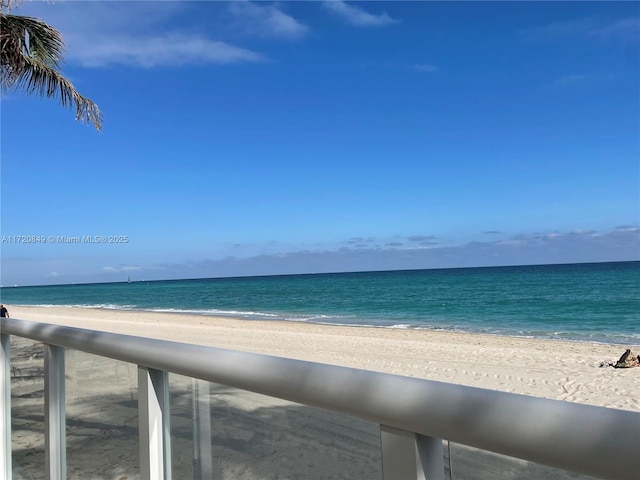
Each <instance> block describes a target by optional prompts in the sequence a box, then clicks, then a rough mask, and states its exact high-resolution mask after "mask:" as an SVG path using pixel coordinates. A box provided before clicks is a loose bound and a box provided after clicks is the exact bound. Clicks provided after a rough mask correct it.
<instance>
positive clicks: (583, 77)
mask: <svg viewBox="0 0 640 480" xmlns="http://www.w3.org/2000/svg"><path fill="white" fill-rule="evenodd" d="M612 78H613V77H612V76H611V75H596V74H585V73H576V74H569V75H563V76H561V77H559V78H556V79H555V80H553V81H552V82H551V84H552V85H553V86H556V87H574V86H578V85H590V84H595V83H602V82H607V81H610V80H611V79H612Z"/></svg>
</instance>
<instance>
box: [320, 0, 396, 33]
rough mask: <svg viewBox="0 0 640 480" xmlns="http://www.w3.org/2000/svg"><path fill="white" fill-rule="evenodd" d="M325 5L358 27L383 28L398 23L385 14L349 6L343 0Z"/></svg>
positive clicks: (325, 3)
mask: <svg viewBox="0 0 640 480" xmlns="http://www.w3.org/2000/svg"><path fill="white" fill-rule="evenodd" d="M323 4H324V6H325V8H326V9H327V10H329V11H331V12H333V13H334V14H335V15H337V16H338V17H340V18H342V19H343V20H344V21H346V22H347V23H349V24H351V25H354V26H356V27H381V26H384V25H391V24H394V23H397V22H398V21H397V20H394V19H393V18H391V17H390V16H389V15H387V13H385V12H383V13H379V14H373V13H369V12H367V11H365V10H364V9H362V8H361V7H356V6H354V5H348V4H347V3H346V2H343V1H341V0H335V1H327V2H324V3H323Z"/></svg>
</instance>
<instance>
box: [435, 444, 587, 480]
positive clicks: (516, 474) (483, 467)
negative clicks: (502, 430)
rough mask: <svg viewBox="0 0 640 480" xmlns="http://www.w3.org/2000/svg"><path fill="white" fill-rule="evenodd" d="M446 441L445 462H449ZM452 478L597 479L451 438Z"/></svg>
mask: <svg viewBox="0 0 640 480" xmlns="http://www.w3.org/2000/svg"><path fill="white" fill-rule="evenodd" d="M446 452H447V443H446V442H445V464H447V463H448V458H447V455H446ZM449 454H450V459H451V463H450V465H451V478H452V480H539V479H541V478H544V479H545V480H596V479H595V477H591V476H588V475H582V474H579V473H573V472H567V471H565V470H558V469H556V468H553V467H547V466H544V465H540V464H537V463H532V462H528V461H526V460H520V459H517V458H513V457H508V456H505V455H499V454H497V453H492V452H487V451H485V450H478V449H477V448H472V447H467V446H465V445H460V444H456V443H453V442H451V443H450V449H449Z"/></svg>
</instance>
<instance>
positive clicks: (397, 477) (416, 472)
mask: <svg viewBox="0 0 640 480" xmlns="http://www.w3.org/2000/svg"><path fill="white" fill-rule="evenodd" d="M380 442H381V446H382V478H383V480H444V460H443V455H444V449H443V448H442V440H440V439H437V438H430V437H425V436H423V435H418V434H416V433H413V432H408V431H405V430H399V429H397V428H393V427H388V426H386V425H380Z"/></svg>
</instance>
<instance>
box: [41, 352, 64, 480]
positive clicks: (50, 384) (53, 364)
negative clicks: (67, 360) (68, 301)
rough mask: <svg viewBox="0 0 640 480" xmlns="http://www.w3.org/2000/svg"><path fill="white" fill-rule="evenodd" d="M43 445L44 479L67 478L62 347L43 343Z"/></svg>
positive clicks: (56, 479)
mask: <svg viewBox="0 0 640 480" xmlns="http://www.w3.org/2000/svg"><path fill="white" fill-rule="evenodd" d="M44 426H45V437H44V449H45V460H44V463H45V469H46V472H45V473H46V478H47V480H58V479H61V478H67V441H66V414H65V384H64V348H63V347H59V346H57V345H45V346H44Z"/></svg>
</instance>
